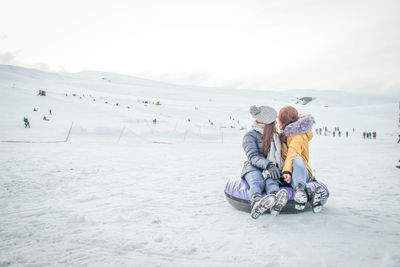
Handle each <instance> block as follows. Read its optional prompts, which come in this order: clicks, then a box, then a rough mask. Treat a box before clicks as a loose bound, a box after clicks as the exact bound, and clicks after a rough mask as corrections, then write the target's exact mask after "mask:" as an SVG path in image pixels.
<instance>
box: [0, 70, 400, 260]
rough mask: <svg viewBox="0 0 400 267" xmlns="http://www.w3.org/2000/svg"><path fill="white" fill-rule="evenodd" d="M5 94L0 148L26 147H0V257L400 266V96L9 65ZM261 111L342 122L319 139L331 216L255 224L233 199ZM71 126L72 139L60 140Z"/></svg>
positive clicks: (2, 86) (317, 161)
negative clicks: (287, 108)
mask: <svg viewBox="0 0 400 267" xmlns="http://www.w3.org/2000/svg"><path fill="white" fill-rule="evenodd" d="M38 90H46V93H47V95H46V96H38V95H37V93H38ZM0 92H1V98H0V116H1V117H0V141H24V142H27V143H9V142H0V151H1V152H0V166H1V168H0V266H9V265H10V266H60V265H61V266H63V265H69V266H99V265H100V266H205V265H207V266H254V265H261V266H306V265H314V266H399V265H400V253H399V252H398V247H399V245H400V207H399V205H397V203H399V201H400V196H399V194H398V192H397V190H396V188H397V187H398V186H400V180H399V177H400V176H399V169H396V168H395V167H394V166H395V165H396V164H397V161H398V160H399V159H400V153H399V145H398V144H396V142H397V134H398V131H399V129H398V116H399V115H398V112H399V110H398V101H399V99H393V98H391V97H390V96H379V95H375V96H371V95H359V94H355V93H352V94H350V93H346V92H335V91H313V90H293V91H285V92H278V91H276V92H274V91H262V92H261V91H252V90H237V89H232V88H206V87H195V86H183V85H173V84H167V83H163V82H157V81H150V80H145V79H140V78H136V77H129V76H123V75H117V74H112V73H99V72H82V73H47V72H41V71H38V70H33V69H26V68H20V67H15V66H6V65H0ZM73 94H76V95H75V96H73ZM300 97H314V98H315V99H314V100H313V101H312V102H310V103H309V104H307V105H299V104H295V103H296V101H297V98H300ZM143 101H148V102H149V103H148V104H145V103H143ZM157 101H160V103H161V105H155V104H152V103H153V102H154V103H156V102H157ZM105 102H108V103H107V104H106V103H105ZM117 103H118V106H117V105H116V104H117ZM252 104H256V105H261V104H266V105H271V106H273V107H275V108H276V109H279V108H281V107H283V106H284V105H288V104H290V105H294V106H295V107H296V108H298V109H299V111H300V113H302V114H307V113H309V114H312V115H313V116H314V117H315V119H316V125H315V127H318V128H319V127H328V128H329V129H330V130H333V128H335V127H339V128H340V129H341V130H342V137H340V138H339V137H337V136H336V137H333V136H319V135H314V138H313V140H312V141H311V142H310V157H311V161H310V166H311V167H312V168H313V169H314V172H315V175H316V176H317V178H318V179H320V180H321V181H323V182H324V183H325V184H326V185H327V186H328V187H329V189H330V193H331V197H330V199H329V200H328V203H327V205H326V206H325V208H324V210H323V212H322V213H320V214H313V213H312V212H303V213H298V214H282V215H280V216H278V217H276V218H274V217H271V216H269V215H265V216H262V217H260V219H258V220H253V219H251V218H250V215H249V214H247V213H243V212H240V211H238V210H235V209H234V208H232V207H231V206H230V205H229V204H228V202H227V201H226V200H225V196H224V193H223V190H224V187H225V183H226V182H227V180H228V179H230V178H232V177H237V176H238V175H239V174H240V171H241V167H242V163H243V161H244V160H245V155H244V153H243V150H242V147H241V140H242V137H243V135H244V133H245V132H246V129H247V130H248V129H250V125H251V123H252V120H251V116H250V114H249V113H248V108H249V106H250V105H252ZM128 106H129V108H128ZM34 108H36V109H37V110H38V111H37V112H35V111H33V109H34ZM50 109H51V110H52V115H49V110H50ZM43 116H46V117H48V118H49V121H43V119H42V118H43ZM23 117H28V118H29V120H30V124H31V128H24V125H23ZM154 119H156V120H157V122H156V123H155V124H154V123H153V120H154ZM189 119H190V121H189ZM210 122H212V123H213V124H211V123H210ZM72 123H73V126H72V130H71V135H70V137H69V139H68V142H63V143H51V142H52V141H63V140H65V138H66V136H67V134H68V132H69V130H70V126H71V124H72ZM353 128H354V132H353ZM241 129H242V130H241ZM345 131H349V137H348V138H345V134H344V132H345ZM364 131H376V132H377V136H378V138H377V139H376V140H374V139H363V138H362V133H363V132H364ZM154 142H163V143H154Z"/></svg>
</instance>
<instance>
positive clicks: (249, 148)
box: [240, 130, 271, 178]
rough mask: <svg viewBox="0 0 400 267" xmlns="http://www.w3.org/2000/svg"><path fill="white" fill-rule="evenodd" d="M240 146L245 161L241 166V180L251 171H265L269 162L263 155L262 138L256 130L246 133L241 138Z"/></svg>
mask: <svg viewBox="0 0 400 267" xmlns="http://www.w3.org/2000/svg"><path fill="white" fill-rule="evenodd" d="M242 146H243V149H244V152H245V153H246V156H247V160H246V161H245V162H244V164H243V169H242V174H241V175H240V177H241V178H243V177H244V176H245V175H246V174H247V173H249V172H251V171H263V170H266V169H267V166H268V163H270V162H271V161H270V160H268V159H267V158H266V156H264V154H263V148H262V137H261V134H260V133H259V132H257V131H256V130H251V131H249V132H247V133H246V134H245V136H244V137H243V144H242Z"/></svg>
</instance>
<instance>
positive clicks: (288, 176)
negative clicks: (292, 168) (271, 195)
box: [283, 173, 292, 184]
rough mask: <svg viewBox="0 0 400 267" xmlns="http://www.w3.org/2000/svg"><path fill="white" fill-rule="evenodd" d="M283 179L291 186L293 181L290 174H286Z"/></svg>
mask: <svg viewBox="0 0 400 267" xmlns="http://www.w3.org/2000/svg"><path fill="white" fill-rule="evenodd" d="M283 179H284V180H285V182H286V183H288V184H290V182H291V181H292V176H291V175H290V174H288V173H285V174H284V175H283Z"/></svg>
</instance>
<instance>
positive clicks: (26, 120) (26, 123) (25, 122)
mask: <svg viewBox="0 0 400 267" xmlns="http://www.w3.org/2000/svg"><path fill="white" fill-rule="evenodd" d="M24 124H25V128H27V127H29V128H31V125H30V123H29V119H28V118H26V117H24Z"/></svg>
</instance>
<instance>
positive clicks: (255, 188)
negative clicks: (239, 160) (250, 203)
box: [244, 171, 265, 200]
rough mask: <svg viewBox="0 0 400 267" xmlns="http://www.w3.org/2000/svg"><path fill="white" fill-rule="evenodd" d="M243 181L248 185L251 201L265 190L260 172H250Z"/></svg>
mask: <svg viewBox="0 0 400 267" xmlns="http://www.w3.org/2000/svg"><path fill="white" fill-rule="evenodd" d="M244 179H245V180H246V181H247V183H248V184H249V187H250V190H249V198H250V200H252V199H253V198H254V197H255V196H260V197H261V194H262V192H263V190H264V188H265V182H264V177H263V175H262V173H261V171H251V172H248V173H247V174H246V175H245V176H244Z"/></svg>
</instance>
